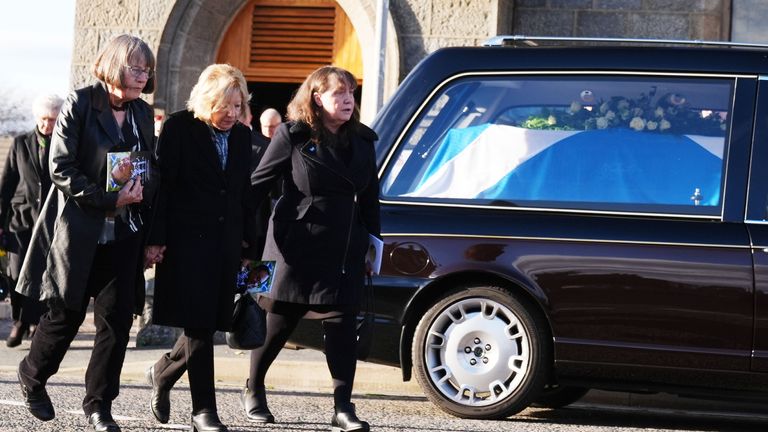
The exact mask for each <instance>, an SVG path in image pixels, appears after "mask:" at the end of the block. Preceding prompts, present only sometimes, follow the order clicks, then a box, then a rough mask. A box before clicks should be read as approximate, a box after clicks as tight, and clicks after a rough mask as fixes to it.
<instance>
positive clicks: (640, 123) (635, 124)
mask: <svg viewBox="0 0 768 432" xmlns="http://www.w3.org/2000/svg"><path fill="white" fill-rule="evenodd" d="M629 127H631V128H632V129H634V130H636V131H638V132H639V131H641V130H643V129H645V120H643V119H641V118H640V117H635V118H633V119H632V121H630V122H629Z"/></svg>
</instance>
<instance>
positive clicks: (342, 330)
mask: <svg viewBox="0 0 768 432" xmlns="http://www.w3.org/2000/svg"><path fill="white" fill-rule="evenodd" d="M306 312H307V309H300V308H299V309H297V310H295V311H291V312H290V313H280V314H277V313H273V312H267V335H266V338H265V340H264V345H262V346H261V347H259V348H257V349H255V350H253V351H251V370H250V377H249V379H248V387H249V388H250V389H251V391H256V390H257V389H259V388H263V387H264V378H265V377H266V375H267V371H268V370H269V367H270V366H271V365H272V362H274V361H275V358H277V355H278V354H279V353H280V350H281V349H283V346H285V343H286V342H287V341H288V338H289V337H290V335H291V333H293V330H294V329H296V326H297V325H298V323H299V320H300V319H301V318H303V317H304V315H305V313H306ZM355 324H356V319H355V314H353V313H344V314H341V315H339V316H336V317H333V318H328V319H324V320H323V332H324V334H325V361H326V363H327V364H328V370H329V371H330V372H331V378H332V379H333V402H334V406H336V407H337V408H344V409H348V407H349V404H350V403H351V400H352V385H353V384H354V381H355V370H356V368H357V331H356V327H355Z"/></svg>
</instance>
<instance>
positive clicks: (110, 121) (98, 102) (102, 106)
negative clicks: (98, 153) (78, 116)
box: [91, 83, 120, 148]
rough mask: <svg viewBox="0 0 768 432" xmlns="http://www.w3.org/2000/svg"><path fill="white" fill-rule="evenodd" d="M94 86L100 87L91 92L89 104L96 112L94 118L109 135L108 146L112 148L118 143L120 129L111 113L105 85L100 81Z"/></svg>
mask: <svg viewBox="0 0 768 432" xmlns="http://www.w3.org/2000/svg"><path fill="white" fill-rule="evenodd" d="M94 86H97V87H101V91H94V92H92V93H91V94H92V95H93V96H92V99H93V100H92V102H91V106H92V107H93V109H94V110H95V111H97V112H98V114H97V116H96V118H97V119H98V121H99V125H100V126H101V128H102V129H103V130H104V132H105V133H106V134H107V136H108V137H109V140H110V141H111V143H112V145H110V146H109V147H110V148H112V147H114V146H116V145H118V144H120V131H118V130H117V122H116V121H115V117H114V116H113V115H112V110H111V109H110V108H109V100H108V99H107V98H109V96H108V92H107V88H106V86H104V84H101V83H99V84H95V85H94Z"/></svg>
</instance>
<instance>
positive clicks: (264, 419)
mask: <svg viewBox="0 0 768 432" xmlns="http://www.w3.org/2000/svg"><path fill="white" fill-rule="evenodd" d="M240 403H241V404H242V405H243V409H245V416H246V417H248V421H251V422H254V423H274V422H275V416H273V415H272V413H271V412H269V408H267V391H266V389H265V388H264V387H259V388H257V389H256V391H254V392H252V391H251V390H250V389H249V388H248V381H246V382H245V388H243V391H242V392H241V393H240Z"/></svg>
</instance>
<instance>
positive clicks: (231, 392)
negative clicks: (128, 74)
mask: <svg viewBox="0 0 768 432" xmlns="http://www.w3.org/2000/svg"><path fill="white" fill-rule="evenodd" d="M9 326H10V322H9V321H8V320H0V338H2V339H4V338H5V337H6V335H7V333H8V328H9ZM135 331H136V329H134V331H133V332H132V337H133V336H135ZM92 335H93V328H92V324H89V322H88V321H86V323H85V324H84V325H83V327H82V328H81V334H80V336H79V337H78V339H77V340H76V341H75V342H74V343H73V346H72V349H71V350H70V352H69V353H68V354H67V356H66V357H65V359H64V362H63V364H62V367H61V369H60V371H59V373H58V374H57V375H55V376H54V377H53V378H52V379H51V381H50V382H49V385H48V391H49V393H50V394H51V397H52V398H53V400H54V405H55V407H56V410H57V418H56V419H55V420H53V421H51V422H45V423H44V422H40V421H38V420H36V419H34V418H32V417H31V416H29V415H28V413H27V411H26V409H25V408H24V407H23V405H22V402H21V395H20V392H19V388H18V384H17V382H16V378H15V370H16V365H17V364H18V362H19V360H20V359H21V358H22V357H23V356H24V355H25V354H26V351H27V350H28V348H29V342H28V341H25V342H24V343H23V344H22V345H21V346H20V347H18V348H14V349H8V348H5V347H4V346H3V347H0V432H5V431H19V432H22V431H23V432H31V431H33V432H45V431H77V430H88V427H87V426H88V425H87V423H86V420H85V417H84V416H83V414H82V411H81V401H82V398H83V394H84V388H83V385H82V383H83V375H84V371H85V367H86V365H87V361H88V358H89V357H90V346H91V343H92ZM133 346H134V343H133V341H132V342H131V344H130V348H129V351H128V353H127V356H126V362H125V366H124V369H123V375H122V382H123V386H122V387H121V394H120V396H119V397H118V398H117V400H116V401H115V402H114V407H113V413H114V414H115V417H116V419H117V421H118V422H119V423H120V424H121V425H122V427H123V430H124V431H151V430H159V431H162V430H166V431H167V430H187V428H188V421H189V412H190V410H191V401H190V398H189V389H188V386H187V384H186V380H185V379H182V381H181V382H180V383H179V386H178V387H177V388H176V389H175V390H174V391H173V393H172V396H171V398H172V405H173V408H172V415H171V424H168V425H160V424H158V423H156V422H155V421H154V419H153V418H152V415H151V413H150V411H149V409H148V401H149V397H150V389H149V386H148V385H147V384H145V383H144V381H143V372H144V370H145V369H146V368H147V367H148V366H149V365H151V364H152V363H153V362H154V361H155V360H156V359H157V358H158V357H159V356H160V355H162V353H163V352H164V351H165V349H163V348H153V349H146V348H144V349H139V348H134V347H133ZM215 352H216V378H217V382H218V384H217V389H218V390H217V398H218V407H219V410H220V416H221V418H222V421H224V423H225V424H227V425H229V426H230V429H231V430H232V431H233V432H236V431H249V430H250V431H327V430H329V423H330V417H331V414H332V409H333V408H332V406H333V401H332V397H331V396H330V392H331V389H330V377H329V376H328V372H327V367H326V366H325V362H324V356H323V355H322V354H321V353H318V352H314V351H310V350H300V351H295V350H283V352H282V353H281V354H280V356H279V357H278V360H277V361H276V363H275V366H273V368H272V369H271V370H270V373H269V375H268V376H267V384H268V387H269V389H268V398H269V402H270V407H271V409H272V411H273V412H274V414H275V416H276V418H277V420H278V423H277V424H275V425H272V426H261V425H253V424H249V423H248V422H246V421H245V419H244V416H243V414H242V412H241V408H240V406H239V402H238V394H239V390H240V388H241V386H242V383H243V382H244V381H245V377H246V376H247V373H248V372H247V371H248V356H247V353H244V352H239V351H233V350H230V349H228V348H227V347H226V346H225V345H218V346H216V349H215ZM354 400H355V402H356V404H357V407H358V412H359V415H360V417H361V418H363V419H365V420H367V421H369V422H370V423H371V424H372V429H373V430H374V431H385V432H388V431H417V432H419V431H423V432H433V431H445V432H454V431H455V432H458V431H469V432H474V431H477V432H480V431H526V432H543V431H558V432H560V431H563V432H573V431H579V432H584V431H589V432H604V431H605V432H607V431H611V432H616V431H620V432H625V431H643V432H648V431H688V432H691V431H761V432H762V431H765V430H768V408H763V407H757V406H752V407H748V406H745V405H735V404H725V403H713V402H701V401H693V400H681V399H678V398H674V397H654V396H638V395H631V394H622V393H618V394H617V393H607V392H591V393H590V394H588V395H587V397H586V398H585V399H584V400H583V402H580V403H578V404H575V405H573V406H571V407H569V408H566V409H560V410H547V409H528V410H526V411H524V412H522V413H520V414H519V415H517V416H514V417H511V418H509V419H506V420H503V421H476V420H462V419H458V418H455V417H452V416H449V415H447V414H444V413H443V412H442V411H440V410H439V409H438V408H436V407H435V406H434V405H432V404H431V403H430V402H429V401H427V400H426V398H425V397H423V396H422V393H421V391H420V389H419V388H418V386H417V385H416V384H415V383H402V381H401V379H400V372H399V370H397V369H395V368H390V367H384V366H379V365H373V364H369V363H360V364H359V373H358V376H357V380H356V391H355V395H354Z"/></svg>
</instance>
